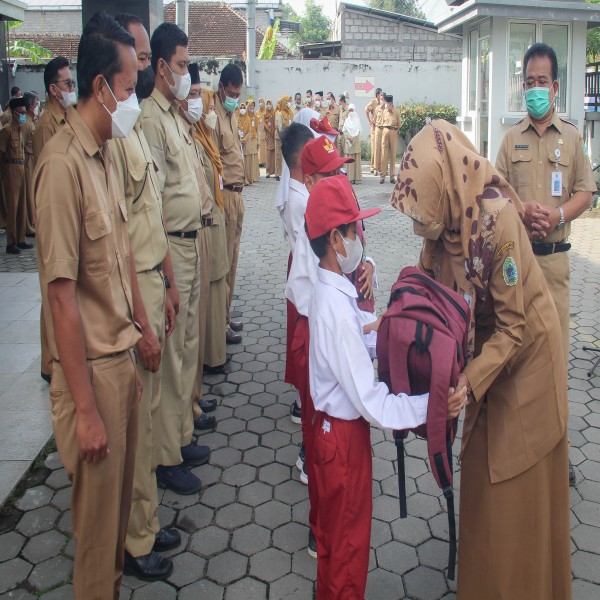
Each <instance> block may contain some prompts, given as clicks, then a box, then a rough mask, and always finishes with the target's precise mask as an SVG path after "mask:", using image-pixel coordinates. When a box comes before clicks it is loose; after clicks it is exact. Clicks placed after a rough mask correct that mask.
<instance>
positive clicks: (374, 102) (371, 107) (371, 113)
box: [365, 88, 381, 173]
mask: <svg viewBox="0 0 600 600" xmlns="http://www.w3.org/2000/svg"><path fill="white" fill-rule="evenodd" d="M380 94H381V88H377V89H376V90H375V98H372V99H371V100H370V101H369V103H368V104H367V106H366V107H365V115H366V117H367V121H368V122H369V125H370V127H371V134H370V140H371V173H375V171H376V170H375V129H376V128H375V109H376V108H377V107H378V106H379V95H380Z"/></svg>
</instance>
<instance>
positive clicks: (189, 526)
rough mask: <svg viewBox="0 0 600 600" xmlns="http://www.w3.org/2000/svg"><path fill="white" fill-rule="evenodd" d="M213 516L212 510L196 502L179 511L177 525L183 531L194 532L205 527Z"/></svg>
mask: <svg viewBox="0 0 600 600" xmlns="http://www.w3.org/2000/svg"><path fill="white" fill-rule="evenodd" d="M212 518H213V511H212V509H210V508H207V507H206V506H202V505H201V504H196V505H195V506H190V507H189V508H184V509H183V510H181V511H179V515H178V517H177V527H179V528H180V529H183V530H184V531H189V532H194V531H198V529H201V528H202V527H206V526H207V525H208V524H209V523H210V522H211V521H212Z"/></svg>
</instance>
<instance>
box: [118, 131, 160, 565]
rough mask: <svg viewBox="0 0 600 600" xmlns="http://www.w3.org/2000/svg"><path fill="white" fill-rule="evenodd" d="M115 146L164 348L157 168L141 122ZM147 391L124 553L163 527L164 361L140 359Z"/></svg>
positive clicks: (145, 289) (140, 275) (148, 547)
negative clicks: (159, 483) (159, 474)
mask: <svg viewBox="0 0 600 600" xmlns="http://www.w3.org/2000/svg"><path fill="white" fill-rule="evenodd" d="M110 148H111V150H112V151H113V154H114V157H115V164H116V169H117V174H118V176H119V180H120V182H121V183H122V185H123V187H124V191H125V204H126V206H127V214H128V216H129V241H130V244H131V250H132V252H133V255H134V259H135V270H136V273H137V280H138V285H139V288H140V294H141V296H142V301H143V303H144V308H145V309H146V314H147V317H148V322H149V324H150V327H151V329H152V331H153V332H154V333H155V335H156V337H157V338H158V341H159V343H160V345H161V347H163V346H164V343H165V286H164V281H163V276H162V272H161V271H162V269H161V268H162V263H163V260H164V259H165V256H166V255H167V252H168V251H169V242H168V240H167V235H166V233H165V230H164V227H163V222H162V207H161V196H160V190H159V185H158V178H157V176H156V167H155V165H154V160H153V158H152V154H151V153H150V148H149V146H148V143H147V142H146V138H145V136H144V133H143V132H142V129H141V125H140V122H139V121H138V122H137V123H136V125H135V127H134V130H133V131H132V132H131V134H130V135H129V136H128V137H126V138H120V139H114V140H112V141H111V142H110ZM137 371H138V377H139V378H140V380H141V382H142V385H143V390H142V397H141V399H140V404H139V407H138V412H139V419H138V441H137V453H136V460H135V472H134V478H133V500H132V503H131V514H130V516H129V526H128V528H127V539H126V540H125V549H126V550H127V551H128V552H129V553H130V554H131V555H132V556H135V557H137V556H145V555H146V554H149V553H150V552H151V551H152V547H153V545H154V541H155V537H156V534H157V533H158V531H159V529H160V525H159V523H158V516H157V510H158V494H157V488H156V466H157V462H156V460H157V456H156V454H157V448H158V447H159V441H160V438H159V435H160V429H161V425H160V389H161V378H162V361H161V365H160V366H159V369H158V371H156V373H151V372H150V371H147V370H146V369H145V368H144V366H143V364H142V360H141V357H139V356H138V357H137Z"/></svg>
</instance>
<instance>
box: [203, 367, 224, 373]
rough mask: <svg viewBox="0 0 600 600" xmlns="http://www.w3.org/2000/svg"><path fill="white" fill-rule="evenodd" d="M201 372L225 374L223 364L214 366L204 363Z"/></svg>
mask: <svg viewBox="0 0 600 600" xmlns="http://www.w3.org/2000/svg"><path fill="white" fill-rule="evenodd" d="M203 373H204V374H205V375H225V365H217V366H216V367H210V366H208V365H204V369H203Z"/></svg>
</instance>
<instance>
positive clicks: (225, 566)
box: [197, 550, 248, 599]
mask: <svg viewBox="0 0 600 600" xmlns="http://www.w3.org/2000/svg"><path fill="white" fill-rule="evenodd" d="M247 567H248V559H247V558H246V557H245V556H243V555H241V554H238V553H237V552H232V551H231V550H227V551H226V552H223V553H222V554H219V555H218V556H215V557H213V558H211V559H210V560H209V561H208V570H207V573H206V574H207V575H208V577H210V578H211V579H214V580H215V581H216V582H217V583H220V584H222V585H223V584H226V583H230V582H231V581H235V580H236V579H240V577H243V576H244V575H245V574H246V569H247ZM198 597H199V596H197V598H198ZM201 597H202V598H203V599H204V596H201Z"/></svg>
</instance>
